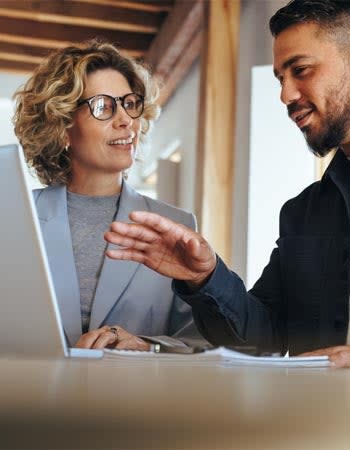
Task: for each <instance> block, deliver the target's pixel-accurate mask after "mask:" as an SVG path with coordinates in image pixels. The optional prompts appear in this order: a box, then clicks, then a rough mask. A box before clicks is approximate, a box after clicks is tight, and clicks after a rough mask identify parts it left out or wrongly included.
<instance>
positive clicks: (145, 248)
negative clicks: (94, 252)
mask: <svg viewBox="0 0 350 450" xmlns="http://www.w3.org/2000/svg"><path fill="white" fill-rule="evenodd" d="M130 219H131V220H132V221H133V222H134V223H131V224H129V223H122V222H113V223H112V224H111V229H110V231H108V232H106V233H105V239H106V240H107V241H108V242H111V243H112V244H117V245H120V246H121V247H122V248H118V249H113V250H111V249H110V250H107V252H106V254H107V256H109V257H110V258H114V259H127V260H132V261H136V262H139V263H142V264H144V265H146V266H147V267H149V268H150V269H153V270H155V271H156V272H158V273H160V274H162V275H165V276H167V277H170V278H175V279H177V280H183V281H187V282H188V283H189V284H190V285H191V286H193V287H196V286H200V285H201V284H203V283H204V282H205V280H206V279H207V278H208V277H209V276H210V274H211V273H212V272H213V271H214V269H215V266H216V255H215V252H214V251H213V249H212V248H211V247H210V245H209V244H208V243H207V242H206V241H205V239H203V237H202V236H201V235H200V234H198V233H196V232H194V231H192V230H191V229H189V228H187V227H185V226H184V225H181V224H178V223H175V222H173V221H171V220H170V219H167V218H165V217H162V216H159V215H158V214H154V213H150V212H145V211H134V212H132V213H131V214H130Z"/></svg>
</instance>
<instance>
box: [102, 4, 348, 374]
mask: <svg viewBox="0 0 350 450" xmlns="http://www.w3.org/2000/svg"><path fill="white" fill-rule="evenodd" d="M270 29H271V32H272V35H273V36H274V46H273V52H274V73H275V76H276V77H277V79H278V80H279V81H280V84H281V100H282V102H283V103H284V104H285V105H286V107H287V111H288V114H289V116H290V118H291V119H292V120H293V121H294V122H295V123H296V125H297V126H298V127H299V128H300V130H301V131H302V132H303V134H304V136H305V139H306V141H307V143H308V145H309V147H310V149H311V150H312V151H313V152H314V153H315V154H317V155H319V156H324V155H326V154H327V153H328V152H329V151H330V150H331V149H333V148H337V152H336V155H335V157H334V159H333V161H332V162H331V164H330V166H329V168H328V169H327V171H326V173H325V175H324V176H323V178H322V180H321V181H320V182H317V183H314V184H312V185H311V186H309V187H308V188H307V189H305V190H304V191H303V192H302V193H301V194H300V195H299V196H298V197H296V198H294V199H291V200H289V201H288V202H287V203H286V204H285V205H284V206H283V208H282V210H281V216H280V237H279V239H278V241H277V248H275V249H274V250H273V252H272V255H271V259H270V262H269V264H268V265H267V266H266V268H265V269H264V271H263V274H262V276H261V278H260V279H259V280H258V281H257V283H256V284H255V285H254V287H253V289H251V290H250V291H249V292H247V291H246V289H245V287H244V285H243V282H242V281H241V280H240V279H239V277H238V276H237V275H236V274H235V273H233V272H231V271H230V270H229V269H228V268H227V267H226V266H225V265H224V263H223V262H222V261H221V260H220V258H219V257H217V256H216V255H215V253H214V251H213V250H212V249H211V247H210V246H209V244H208V243H207V242H206V241H205V240H204V239H203V238H202V237H201V236H200V235H198V234H197V233H194V232H192V231H191V230H188V229H187V228H185V227H183V226H181V225H178V224H175V223H173V222H171V221H170V220H167V219H165V218H161V217H160V216H156V215H152V214H148V213H144V212H135V213H132V215H131V219H132V220H133V221H134V222H135V224H122V223H114V224H113V226H112V228H111V231H110V232H108V233H107V234H106V239H107V240H108V241H110V242H113V243H115V244H120V245H122V246H123V249H118V250H109V251H108V255H109V256H110V257H112V258H117V259H131V260H135V261H139V262H141V263H143V264H145V265H147V266H148V267H150V268H152V269H154V270H156V271H158V272H160V273H162V274H164V275H167V276H169V277H172V278H174V279H175V280H176V281H174V283H173V289H174V290H175V292H176V293H178V294H179V295H180V296H181V297H182V298H183V300H185V301H186V302H187V303H189V304H190V305H192V308H193V313H194V316H195V320H196V323H197V326H198V328H199V329H200V331H201V332H202V334H203V335H204V336H205V337H206V338H207V339H208V340H209V341H211V342H212V343H213V344H216V345H218V344H239V345H244V344H247V345H255V346H257V347H259V348H260V349H261V350H269V351H280V352H282V353H283V352H285V351H286V350H289V352H290V354H292V355H295V354H299V353H302V352H306V351H309V352H310V351H313V350H315V349H321V350H318V351H317V352H313V353H309V354H315V353H316V354H327V355H329V356H330V359H331V361H333V363H334V364H335V365H336V366H339V367H341V366H346V365H348V366H350V346H347V345H346V343H347V334H348V324H349V265H350V264H349V262H350V216H349V215H350V162H349V161H348V159H347V158H350V2H345V1H341V2H339V1H334V0H293V1H291V2H290V3H288V5H287V6H285V7H284V8H281V9H280V10H279V11H278V12H277V13H276V14H275V15H274V16H273V17H272V18H271V20H270ZM180 280H181V281H180Z"/></svg>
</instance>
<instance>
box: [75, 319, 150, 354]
mask: <svg viewBox="0 0 350 450" xmlns="http://www.w3.org/2000/svg"><path fill="white" fill-rule="evenodd" d="M75 347H76V348H99V349H102V348H112V349H117V350H139V351H146V352H147V351H149V350H150V344H149V343H148V342H146V341H144V340H143V339H141V338H139V337H137V336H135V335H133V334H131V333H128V332H127V331H126V330H124V328H122V327H120V326H119V325H114V326H113V327H109V326H104V327H101V328H98V329H97V330H92V331H89V332H88V333H85V334H83V335H82V336H80V338H79V340H78V342H77V343H76V344H75Z"/></svg>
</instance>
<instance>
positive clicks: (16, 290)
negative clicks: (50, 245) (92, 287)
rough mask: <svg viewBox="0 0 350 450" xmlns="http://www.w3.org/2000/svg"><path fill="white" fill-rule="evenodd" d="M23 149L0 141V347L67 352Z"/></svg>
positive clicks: (25, 352)
mask: <svg viewBox="0 0 350 450" xmlns="http://www.w3.org/2000/svg"><path fill="white" fill-rule="evenodd" d="M25 170H26V167H25V161H24V156H23V153H22V150H21V148H20V147H19V146H17V145H6V146H0V179H1V187H0V211H1V214H0V308H1V312H0V352H1V354H9V355H16V356H25V357H57V356H68V349H67V343H66V339H65V336H64V331H63V326H62V323H61V318H60V314H59V309H58V305H57V301H56V296H55V291H54V288H53V283H52V280H51V275H50V270H49V265H48V261H47V257H46V252H45V247H44V243H43V239H42V236H41V230H40V224H39V221H38V218H37V214H36V209H35V205H34V201H33V198H32V192H31V189H30V188H29V186H28V182H27V178H26V174H25Z"/></svg>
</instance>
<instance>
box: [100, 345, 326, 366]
mask: <svg viewBox="0 0 350 450" xmlns="http://www.w3.org/2000/svg"><path fill="white" fill-rule="evenodd" d="M118 358H119V359H121V360H123V361H125V360H128V359H129V360H145V359H147V360H167V361H174V362H176V361H177V362H180V361H181V362H184V361H187V362H189V363H193V362H196V363H200V362H203V363H210V362H213V363H221V364H223V365H225V366H229V365H242V366H266V367H328V366H329V365H330V362H329V359H328V356H290V357H286V356H284V357H282V356H279V357H276V356H250V355H247V354H244V353H240V352H236V351H234V350H230V349H227V348H225V347H218V348H215V349H213V350H206V351H205V352H202V353H192V354H177V353H154V352H141V351H133V350H108V349H105V356H104V359H108V360H112V359H118Z"/></svg>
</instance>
